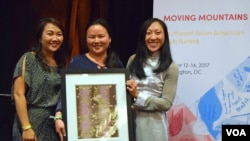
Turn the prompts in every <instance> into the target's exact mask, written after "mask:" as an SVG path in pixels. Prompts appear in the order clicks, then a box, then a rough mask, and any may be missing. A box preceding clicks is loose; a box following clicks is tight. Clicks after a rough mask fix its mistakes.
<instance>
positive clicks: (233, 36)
mask: <svg viewBox="0 0 250 141" xmlns="http://www.w3.org/2000/svg"><path fill="white" fill-rule="evenodd" d="M153 9H154V10H153V16H154V17H157V18H160V19H162V20H163V21H164V22H165V23H166V25H167V27H168V31H169V36H170V44H171V51H172V54H173V59H174V61H175V62H176V63H177V64H178V66H179V80H178V86H177V96H176V99H175V101H174V104H173V106H172V108H171V109H170V110H169V111H168V112H167V118H168V121H169V136H170V141H221V140H223V139H222V137H223V135H222V134H223V133H224V134H226V136H228V137H232V139H234V137H239V138H240V137H246V136H247V137H250V136H249V133H248V131H246V130H249V126H250V43H249V40H250V17H249V16H250V2H249V1H247V0H207V1H201V0H154V7H153ZM230 125H234V127H232V128H230ZM240 125H243V126H240ZM223 126H224V127H223ZM237 127H242V128H237ZM246 128H248V129H246ZM223 130H225V132H224V131H223ZM235 139H237V138H235Z"/></svg>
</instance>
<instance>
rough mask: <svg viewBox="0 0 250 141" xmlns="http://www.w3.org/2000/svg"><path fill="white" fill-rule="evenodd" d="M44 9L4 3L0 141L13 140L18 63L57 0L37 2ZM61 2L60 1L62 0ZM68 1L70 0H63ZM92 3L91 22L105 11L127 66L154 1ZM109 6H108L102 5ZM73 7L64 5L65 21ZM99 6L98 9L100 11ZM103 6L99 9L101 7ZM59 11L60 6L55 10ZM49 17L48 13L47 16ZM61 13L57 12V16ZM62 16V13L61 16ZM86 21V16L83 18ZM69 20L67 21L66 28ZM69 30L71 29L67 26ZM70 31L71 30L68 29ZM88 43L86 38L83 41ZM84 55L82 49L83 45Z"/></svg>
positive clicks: (22, 0) (14, 0)
mask: <svg viewBox="0 0 250 141" xmlns="http://www.w3.org/2000/svg"><path fill="white" fill-rule="evenodd" d="M38 1H39V2H40V3H39V5H41V3H43V4H44V7H42V8H41V6H40V7H37V4H36V1H35V0H34V1H33V0H0V47H1V49H2V50H1V51H0V60H1V61H0V70H1V72H0V78H1V81H0V112H1V113H0V140H1V141H11V140H12V139H11V128H12V121H13V115H14V112H15V111H14V106H13V105H12V104H11V101H10V89H11V82H12V80H11V77H12V73H13V70H14V67H15V64H16V62H17V60H18V59H19V58H20V56H21V55H22V54H23V53H24V52H25V51H26V50H27V49H28V48H29V47H28V45H27V41H28V38H29V36H30V31H31V27H33V25H34V23H36V22H37V21H36V20H38V19H39V18H40V17H41V16H40V15H44V11H45V10H44V9H46V4H49V3H50V2H52V1H54V2H55V1H56V0H37V2H38ZM59 1H60V0H59ZM63 1H66V0H62V2H63ZM100 1H101V0H92V1H91V2H93V3H91V4H90V5H89V8H90V9H95V10H92V11H91V10H90V14H89V15H90V19H91V18H96V17H98V16H99V17H100V14H98V12H99V13H100V11H101V10H98V9H100V8H102V10H103V9H104V10H103V11H104V14H101V15H102V17H103V18H106V19H107V20H108V22H109V23H110V25H111V27H112V30H113V33H114V37H113V39H112V42H113V48H114V50H115V51H117V53H118V54H119V55H120V58H121V60H122V62H123V63H124V65H126V62H127V59H128V57H129V56H130V55H132V54H133V53H134V52H135V47H136V41H137V35H138V31H139V27H140V25H141V24H142V23H143V22H144V21H145V20H146V19H148V18H150V17H152V16H153V0H103V1H102V2H100ZM100 3H105V5H98V4H100ZM71 6H72V5H71V4H70V3H68V4H64V5H63V7H64V8H65V7H66V8H65V9H66V10H65V11H64V12H65V15H66V17H65V18H68V17H67V16H68V15H70V11H71V10H72V9H71V10H69V9H70V8H71ZM96 7H97V8H96ZM98 7H99V8H98ZM54 8H57V7H54ZM54 10H57V11H58V9H54ZM47 14H48V13H47ZM56 14H57V13H56V12H54V15H56ZM58 14H61V13H58ZM82 18H85V17H82ZM68 22H69V21H67V20H66V25H67V23H68ZM66 28H67V27H66ZM68 28H69V27H68ZM83 40H85V39H83ZM79 50H80V52H79V53H81V50H82V47H81V46H80V49H79Z"/></svg>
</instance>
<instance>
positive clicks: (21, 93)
mask: <svg viewBox="0 0 250 141" xmlns="http://www.w3.org/2000/svg"><path fill="white" fill-rule="evenodd" d="M26 90H27V85H26V83H25V82H24V79H23V77H22V76H19V77H17V78H16V79H15V80H14V94H13V95H14V102H15V106H16V112H17V115H18V118H19V120H20V123H21V126H22V128H23V134H22V137H23V139H34V138H36V137H35V133H34V131H33V130H32V128H31V126H32V125H31V124H30V121H29V117H28V111H27V102H26V98H25V93H26Z"/></svg>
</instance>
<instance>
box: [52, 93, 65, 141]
mask: <svg viewBox="0 0 250 141" xmlns="http://www.w3.org/2000/svg"><path fill="white" fill-rule="evenodd" d="M61 117H62V99H61V97H59V99H58V103H57V107H56V113H55V119H54V120H55V128H56V132H57V133H58V135H59V137H60V141H63V137H65V136H66V131H65V125H64V122H63V120H62V118H61Z"/></svg>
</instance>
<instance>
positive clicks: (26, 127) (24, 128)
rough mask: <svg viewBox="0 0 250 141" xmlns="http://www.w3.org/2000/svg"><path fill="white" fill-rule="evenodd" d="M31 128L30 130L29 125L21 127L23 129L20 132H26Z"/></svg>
mask: <svg viewBox="0 0 250 141" xmlns="http://www.w3.org/2000/svg"><path fill="white" fill-rule="evenodd" d="M31 128H32V126H31V125H30V124H29V125H27V126H23V127H22V130H23V131H26V130H28V129H31Z"/></svg>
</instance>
